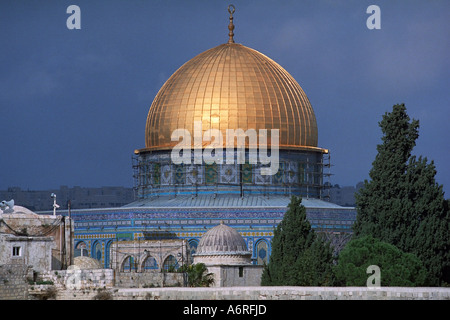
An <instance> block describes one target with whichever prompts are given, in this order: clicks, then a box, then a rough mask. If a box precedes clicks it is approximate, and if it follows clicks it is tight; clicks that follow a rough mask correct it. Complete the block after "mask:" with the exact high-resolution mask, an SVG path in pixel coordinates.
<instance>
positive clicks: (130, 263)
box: [122, 256, 137, 272]
mask: <svg viewBox="0 0 450 320" xmlns="http://www.w3.org/2000/svg"><path fill="white" fill-rule="evenodd" d="M136 269H137V268H136V264H135V259H134V258H133V257H132V256H128V257H126V258H125V260H124V261H123V264H122V271H123V272H132V271H136Z"/></svg>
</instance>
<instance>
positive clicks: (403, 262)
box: [335, 236, 427, 287]
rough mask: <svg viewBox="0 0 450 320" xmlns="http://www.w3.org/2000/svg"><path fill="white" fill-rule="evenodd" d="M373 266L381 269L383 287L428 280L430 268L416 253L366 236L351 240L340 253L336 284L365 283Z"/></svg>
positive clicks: (406, 285)
mask: <svg viewBox="0 0 450 320" xmlns="http://www.w3.org/2000/svg"><path fill="white" fill-rule="evenodd" d="M370 265H376V266H378V267H379V268H380V276H381V277H380V278H381V286H400V287H416V286H423V285H425V283H426V282H425V281H426V277H427V271H426V270H425V267H424V266H423V264H422V262H421V261H420V260H419V259H418V258H417V257H416V256H415V255H413V254H411V253H405V252H403V251H401V250H399V249H398V248H397V247H395V246H393V245H391V244H389V243H387V242H382V241H380V240H378V239H375V238H373V237H372V236H364V237H361V238H358V239H353V240H351V241H350V242H348V243H347V245H346V246H345V248H344V249H342V251H341V252H340V254H339V259H338V264H337V265H336V267H335V276H336V284H337V285H341V286H366V283H367V279H368V277H369V276H370V275H371V274H368V273H367V267H368V266H370Z"/></svg>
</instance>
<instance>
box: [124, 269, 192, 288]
mask: <svg viewBox="0 0 450 320" xmlns="http://www.w3.org/2000/svg"><path fill="white" fill-rule="evenodd" d="M183 284H184V275H183V273H171V272H118V273H117V274H116V281H115V286H116V287H120V288H150V287H182V286H183Z"/></svg>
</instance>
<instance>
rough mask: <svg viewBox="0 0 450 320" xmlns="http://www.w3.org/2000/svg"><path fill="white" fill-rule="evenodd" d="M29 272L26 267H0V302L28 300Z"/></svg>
mask: <svg viewBox="0 0 450 320" xmlns="http://www.w3.org/2000/svg"><path fill="white" fill-rule="evenodd" d="M29 271H30V269H29V268H28V267H27V266H25V265H0V300H26V299H28V277H29Z"/></svg>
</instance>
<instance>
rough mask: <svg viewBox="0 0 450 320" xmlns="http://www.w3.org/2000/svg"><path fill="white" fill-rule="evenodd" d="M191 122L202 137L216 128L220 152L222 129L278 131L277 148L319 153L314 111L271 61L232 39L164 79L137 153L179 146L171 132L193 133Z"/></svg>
mask: <svg viewBox="0 0 450 320" xmlns="http://www.w3.org/2000/svg"><path fill="white" fill-rule="evenodd" d="M230 39H231V36H230ZM194 121H201V122H202V130H203V133H204V132H205V131H206V130H208V129H214V128H215V129H219V130H220V131H221V133H222V135H223V138H224V144H223V146H224V148H225V144H226V141H225V137H226V133H225V132H226V131H225V130H226V129H235V130H236V129H243V130H244V131H246V130H247V129H255V130H256V132H259V131H258V130H259V129H268V130H270V129H279V130H280V131H279V134H280V142H279V147H280V149H292V148H294V149H315V150H316V151H323V149H320V148H317V123H316V118H315V115H314V111H313V109H312V107H311V104H310V102H309V100H308V97H307V96H306V94H305V92H304V91H303V89H302V88H301V87H300V85H299V84H298V83H297V81H295V79H294V78H293V77H292V76H291V75H290V74H289V73H288V72H287V71H286V70H285V69H283V68H282V67H281V66H280V65H279V64H278V63H276V62H275V61H273V60H272V59H270V58H268V57H267V56H265V55H263V54H262V53H260V52H258V51H256V50H253V49H251V48H248V47H245V46H243V45H241V44H236V43H234V42H232V41H229V42H228V43H226V44H222V45H219V46H217V47H215V48H212V49H209V50H207V51H205V52H203V53H201V54H199V55H197V56H196V57H194V58H193V59H191V60H189V61H188V62H186V63H185V64H184V65H182V66H181V67H180V68H179V69H178V70H177V71H176V72H175V73H174V74H173V75H172V76H171V77H170V78H169V79H168V80H167V82H166V83H165V84H164V85H163V86H162V88H161V89H160V91H159V92H158V94H157V95H156V97H155V99H154V101H153V103H152V105H151V107H150V110H149V113H148V117H147V125H146V136H145V139H146V148H145V149H144V150H140V151H145V150H162V149H170V148H173V147H174V146H175V145H177V144H178V143H179V142H178V141H171V134H172V132H173V131H174V130H175V129H178V128H182V129H187V130H189V132H190V133H191V135H193V133H194ZM192 140H193V139H192ZM207 144H209V142H207ZM268 144H270V139H269V141H268ZM192 145H193V142H192ZM246 145H247V146H248V143H246ZM204 146H205V145H204Z"/></svg>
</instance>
